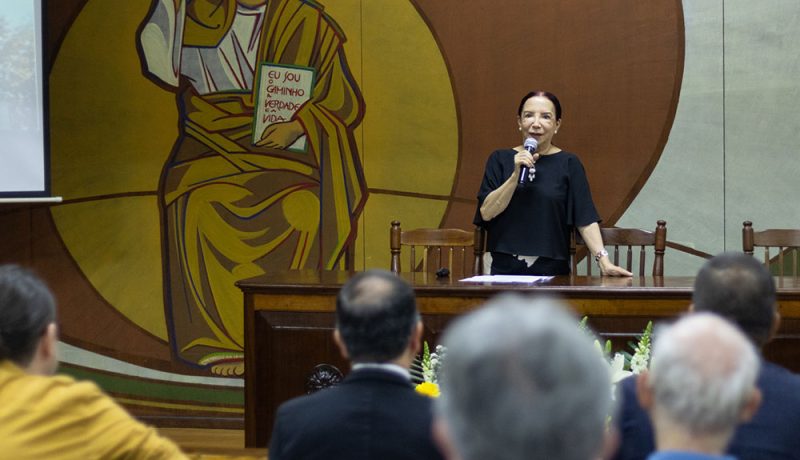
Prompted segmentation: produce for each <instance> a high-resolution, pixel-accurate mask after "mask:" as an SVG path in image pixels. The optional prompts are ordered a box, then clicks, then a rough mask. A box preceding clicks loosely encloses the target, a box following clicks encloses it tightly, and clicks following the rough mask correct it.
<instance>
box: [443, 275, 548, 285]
mask: <svg viewBox="0 0 800 460" xmlns="http://www.w3.org/2000/svg"><path fill="white" fill-rule="evenodd" d="M551 279H553V277H552V276H526V275H479V276H472V277H470V278H464V279H463V280H459V281H461V282H463V283H521V284H537V283H544V282H546V281H550V280H551Z"/></svg>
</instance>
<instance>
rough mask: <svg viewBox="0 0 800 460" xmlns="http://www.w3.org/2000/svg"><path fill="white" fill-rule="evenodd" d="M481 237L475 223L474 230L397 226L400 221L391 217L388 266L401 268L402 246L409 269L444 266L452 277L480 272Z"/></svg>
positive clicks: (430, 269)
mask: <svg viewBox="0 0 800 460" xmlns="http://www.w3.org/2000/svg"><path fill="white" fill-rule="evenodd" d="M485 240H486V237H485V232H484V231H483V229H482V228H480V227H475V231H474V232H469V231H467V230H462V229H460V228H419V229H414V230H401V228H400V222H398V221H393V222H392V226H391V228H390V230H389V248H390V250H391V253H392V262H391V270H392V271H393V272H395V273H400V272H401V271H402V269H401V263H400V259H401V254H400V253H401V248H402V247H403V246H406V247H408V250H409V251H408V252H409V258H408V261H409V267H410V268H411V269H410V271H412V272H425V273H430V274H436V272H437V271H439V270H440V269H442V268H446V269H447V270H448V271H449V273H450V274H451V275H450V276H452V277H458V278H465V277H469V276H472V275H480V274H481V272H482V271H483V263H482V259H483V251H484V247H485Z"/></svg>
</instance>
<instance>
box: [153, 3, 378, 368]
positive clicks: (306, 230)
mask: <svg viewBox="0 0 800 460" xmlns="http://www.w3.org/2000/svg"><path fill="white" fill-rule="evenodd" d="M344 40H345V37H344V34H343V33H342V31H341V30H339V28H338V26H337V25H336V24H335V23H334V22H333V20H332V19H331V18H330V17H328V16H327V15H326V14H325V13H324V12H323V9H322V7H321V6H320V5H319V4H317V3H315V2H314V1H312V0H154V1H153V4H152V7H151V11H150V14H149V17H148V18H147V19H146V20H145V22H144V23H143V24H142V27H141V32H140V44H141V53H142V56H143V60H144V63H145V68H146V71H147V72H148V73H149V76H150V77H151V78H153V79H154V80H156V81H157V82H158V83H159V84H160V85H161V86H164V85H166V86H167V87H169V88H170V89H171V90H173V91H175V92H176V95H177V97H176V99H177V104H178V108H179V111H180V120H179V124H180V134H179V136H178V139H177V141H176V143H175V145H174V148H173V150H172V152H171V154H170V156H169V159H168V161H167V162H166V164H165V166H164V170H163V172H162V176H161V182H160V185H159V196H160V200H161V201H160V205H161V208H162V228H163V245H162V246H163V252H164V289H165V305H166V315H167V322H168V328H169V332H170V341H171V345H172V347H173V350H174V352H175V354H176V355H177V356H178V357H179V358H180V359H181V360H183V361H185V362H188V363H191V364H194V365H199V366H202V367H210V368H211V370H212V371H213V372H215V373H221V374H239V373H241V372H242V371H243V364H242V347H243V343H244V340H243V335H244V331H243V329H244V325H243V316H244V315H243V311H242V310H243V302H242V294H241V292H240V291H239V289H238V288H237V287H236V286H235V284H234V283H235V282H236V281H238V280H241V279H244V278H248V277H252V276H256V275H259V274H262V273H265V272H266V271H268V270H274V269H299V268H322V269H331V268H337V267H341V265H342V264H343V261H344V256H345V252H346V251H347V249H348V246H349V245H351V244H352V243H353V241H354V239H355V231H356V220H357V219H358V216H359V214H360V213H361V211H362V209H363V207H364V203H365V201H366V198H367V196H366V195H367V192H366V184H365V182H364V177H363V171H362V168H361V163H360V161H359V158H358V152H357V149H356V145H355V140H354V136H353V130H354V128H355V127H356V126H357V125H358V124H359V123H360V121H361V118H362V116H363V112H364V102H363V99H362V97H361V94H360V91H359V89H358V87H357V85H356V84H355V82H354V80H353V78H352V76H351V75H350V71H349V68H348V66H347V62H346V59H345V55H344V52H343V49H342V44H343V42H344ZM264 62H267V63H276V64H282V65H290V66H302V67H307V68H313V69H314V71H315V73H316V78H315V81H314V85H313V87H312V90H311V98H310V100H309V101H308V102H306V103H305V104H303V105H302V106H301V107H300V108H299V110H297V112H296V114H295V115H294V116H293V117H292V118H291V120H288V121H285V122H280V123H275V124H272V125H270V126H269V127H267V128H266V129H265V130H264V132H262V133H253V132H252V129H253V128H252V127H253V113H254V109H253V106H254V98H255V96H254V86H257V85H255V84H254V80H255V79H256V78H257V69H258V67H259V66H260V65H261V63H264ZM254 134H255V136H254ZM301 136H305V144H306V146H307V147H306V149H307V151H306V152H296V151H290V150H287V147H288V146H290V145H292V143H294V142H295V141H296V140H297V139H298V138H300V137H301Z"/></svg>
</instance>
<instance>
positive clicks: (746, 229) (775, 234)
mask: <svg viewBox="0 0 800 460" xmlns="http://www.w3.org/2000/svg"><path fill="white" fill-rule="evenodd" d="M756 247H763V248H764V265H766V267H767V268H768V269H770V271H772V272H773V273H776V274H777V275H778V276H786V275H787V270H786V262H787V261H788V257H787V256H788V255H790V254H791V270H789V271H790V272H791V274H792V276H797V271H798V268H797V251H798V249H800V229H777V228H772V229H766V230H760V231H755V230H753V223H752V222H750V221H749V220H746V221H744V222H743V224H742V250H743V251H744V252H745V253H746V254H750V255H751V256H752V255H754V252H755V248H756ZM770 248H776V249H777V254H776V256H777V257H776V258H775V259H774V260H773V258H772V257H771V256H770V250H769V249H770Z"/></svg>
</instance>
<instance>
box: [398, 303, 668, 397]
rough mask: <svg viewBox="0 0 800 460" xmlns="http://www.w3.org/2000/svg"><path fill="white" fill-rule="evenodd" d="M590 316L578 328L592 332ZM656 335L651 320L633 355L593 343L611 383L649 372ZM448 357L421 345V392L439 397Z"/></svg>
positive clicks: (608, 344)
mask: <svg viewBox="0 0 800 460" xmlns="http://www.w3.org/2000/svg"><path fill="white" fill-rule="evenodd" d="M588 319H589V318H588V317H586V316H584V317H583V318H582V319H581V322H580V323H579V324H578V327H579V328H580V329H581V330H583V331H586V333H587V334H588V333H590V332H589V328H588V326H587V325H586V322H587V321H588ZM652 335H653V322H652V321H648V322H647V326H646V327H645V328H644V331H643V332H642V335H641V336H639V340H638V341H637V342H636V343H633V342H629V343H628V345H629V346H630V347H631V349H633V354H631V353H629V352H626V351H621V352H619V351H618V352H616V353H614V355H613V356H611V341H610V340H606V342H605V344H604V345H600V341H599V340H596V339H595V341H594V344H595V347H596V348H597V351H598V352H599V353H602V354H603V356H604V357H605V358H606V360H607V361H608V365H609V367H610V369H611V383H612V384H613V385H616V384H617V383H618V382H619V381H621V380H622V379H624V378H625V377H628V376H629V375H633V374H640V373H641V372H642V371H644V370H647V367H648V365H649V364H650V345H651V340H652ZM446 356H447V349H446V348H445V347H444V346H442V345H437V346H436V348H435V349H434V351H433V352H431V351H430V347H429V346H428V342H424V343H423V345H422V356H421V357H419V358H418V359H417V360H416V361H415V363H414V364H413V365H412V374H414V376H415V377H416V378H417V381H418V382H420V383H418V384H417V386H416V390H417V392H418V393H421V394H423V395H426V396H430V397H433V398H437V397H439V372H440V371H441V368H442V363H444V359H445V357H446Z"/></svg>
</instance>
